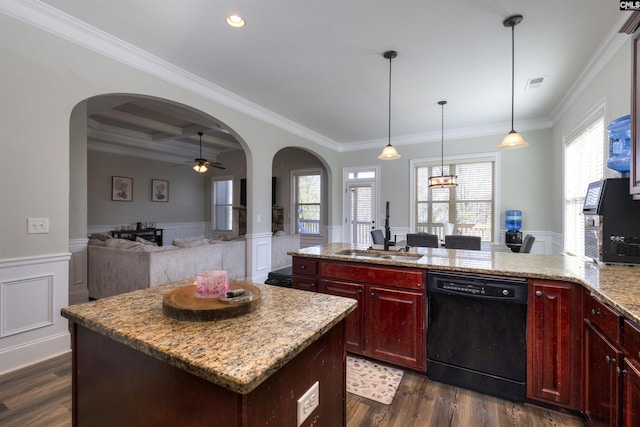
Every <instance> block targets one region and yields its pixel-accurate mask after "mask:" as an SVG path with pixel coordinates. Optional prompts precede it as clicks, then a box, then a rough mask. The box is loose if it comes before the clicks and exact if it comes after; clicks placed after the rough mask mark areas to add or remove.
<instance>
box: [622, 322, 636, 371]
mask: <svg viewBox="0 0 640 427" xmlns="http://www.w3.org/2000/svg"><path fill="white" fill-rule="evenodd" d="M622 336H623V339H624V345H623V346H622V347H623V348H624V353H625V356H627V357H628V358H630V359H632V360H634V361H635V362H636V363H638V364H640V328H638V327H637V326H636V325H634V324H633V323H631V322H629V321H628V320H627V319H624V323H623V325H622Z"/></svg>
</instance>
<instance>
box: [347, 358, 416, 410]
mask: <svg viewBox="0 0 640 427" xmlns="http://www.w3.org/2000/svg"><path fill="white" fill-rule="evenodd" d="M402 375H404V371H402V370H400V369H396V368H390V367H388V366H384V365H380V364H379V363H376V362H372V361H370V360H366V359H361V358H357V357H352V356H347V392H349V393H353V394H357V395H358V396H361V397H364V398H367V399H371V400H375V401H376V402H380V403H384V404H385V405H389V404H391V402H393V398H394V396H395V395H396V391H398V386H399V385H400V381H402Z"/></svg>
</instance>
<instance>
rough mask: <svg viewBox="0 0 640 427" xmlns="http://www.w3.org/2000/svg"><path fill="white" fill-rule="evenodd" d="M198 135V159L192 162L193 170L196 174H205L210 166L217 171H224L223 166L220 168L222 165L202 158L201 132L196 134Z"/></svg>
mask: <svg viewBox="0 0 640 427" xmlns="http://www.w3.org/2000/svg"><path fill="white" fill-rule="evenodd" d="M198 135H199V136H200V157H199V158H197V159H195V160H194V161H193V170H194V171H196V172H198V173H205V172H206V171H207V170H208V168H207V166H210V167H212V168H218V169H225V167H224V166H222V163H220V162H210V161H208V160H207V159H203V158H202V135H203V133H202V132H198Z"/></svg>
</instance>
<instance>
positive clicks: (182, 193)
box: [87, 150, 210, 227]
mask: <svg viewBox="0 0 640 427" xmlns="http://www.w3.org/2000/svg"><path fill="white" fill-rule="evenodd" d="M87 159H88V162H87V165H88V196H87V205H88V209H87V211H88V225H89V227H95V226H97V225H101V224H122V225H130V224H135V223H136V222H138V221H143V222H144V221H156V222H194V221H207V220H208V218H207V212H208V210H209V209H208V206H207V199H208V198H207V188H208V186H209V179H210V178H209V174H203V175H201V174H197V173H195V172H194V171H193V170H192V169H191V167H190V165H189V164H185V165H176V164H171V163H166V162H160V161H156V160H148V159H141V158H139V157H129V156H122V155H118V154H110V153H103V152H100V151H93V150H89V152H88V155H87ZM112 176H124V177H130V178H133V189H132V190H133V193H132V196H133V200H132V201H131V202H122V201H113V200H111V177H112ZM152 179H162V180H166V181H169V191H168V195H169V198H168V201H167V202H152V201H151V180H152Z"/></svg>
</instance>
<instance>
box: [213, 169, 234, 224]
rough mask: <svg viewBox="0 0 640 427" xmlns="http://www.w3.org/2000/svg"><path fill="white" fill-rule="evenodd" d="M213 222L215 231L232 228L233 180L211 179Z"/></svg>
mask: <svg viewBox="0 0 640 427" xmlns="http://www.w3.org/2000/svg"><path fill="white" fill-rule="evenodd" d="M211 184H212V185H211V187H212V190H213V194H212V197H211V200H213V209H212V210H211V212H213V224H214V230H215V231H231V230H232V229H233V180H232V179H228V178H224V179H215V178H214V179H213V180H212V183H211Z"/></svg>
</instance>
